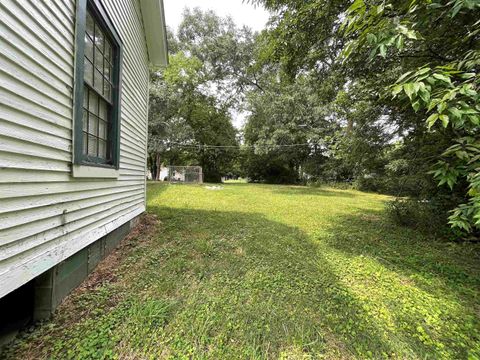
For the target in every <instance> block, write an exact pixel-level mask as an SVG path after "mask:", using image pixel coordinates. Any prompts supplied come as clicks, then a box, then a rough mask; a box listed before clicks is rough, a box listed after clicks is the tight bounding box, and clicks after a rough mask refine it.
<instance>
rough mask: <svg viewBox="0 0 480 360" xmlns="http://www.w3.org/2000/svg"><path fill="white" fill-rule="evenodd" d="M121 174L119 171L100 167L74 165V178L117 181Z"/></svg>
mask: <svg viewBox="0 0 480 360" xmlns="http://www.w3.org/2000/svg"><path fill="white" fill-rule="evenodd" d="M119 174H120V172H119V171H118V170H117V169H109V168H102V167H99V166H85V165H72V176H73V177H74V178H103V179H116V178H118V176H119Z"/></svg>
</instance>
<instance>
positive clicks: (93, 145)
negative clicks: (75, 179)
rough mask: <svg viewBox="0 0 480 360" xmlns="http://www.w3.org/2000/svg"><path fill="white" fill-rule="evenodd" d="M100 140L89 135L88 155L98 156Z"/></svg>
mask: <svg viewBox="0 0 480 360" xmlns="http://www.w3.org/2000/svg"><path fill="white" fill-rule="evenodd" d="M97 144H98V140H97V138H96V137H95V136H92V135H88V155H90V156H97Z"/></svg>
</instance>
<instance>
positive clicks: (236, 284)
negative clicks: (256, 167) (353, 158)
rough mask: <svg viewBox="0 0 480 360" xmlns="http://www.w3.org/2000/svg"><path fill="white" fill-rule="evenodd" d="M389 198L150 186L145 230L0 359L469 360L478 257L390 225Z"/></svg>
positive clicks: (478, 311) (477, 322) (477, 313)
mask: <svg viewBox="0 0 480 360" xmlns="http://www.w3.org/2000/svg"><path fill="white" fill-rule="evenodd" d="M387 199H388V198H387V197H385V196H381V195H376V194H367V193H361V192H357V191H347V190H335V189H330V188H325V189H316V188H307V187H295V186H269V185H253V184H226V185H224V186H223V189H222V190H208V189H207V188H206V187H205V186H186V185H170V186H169V185H161V184H151V185H149V188H148V212H149V213H150V214H154V215H156V217H157V219H158V222H157V223H156V224H153V225H150V226H155V227H156V228H155V229H154V231H153V232H146V233H144V234H140V235H138V237H135V238H134V239H133V240H131V241H130V242H131V244H130V243H129V244H130V245H129V246H130V247H129V248H127V249H126V250H125V249H124V251H125V256H124V257H123V258H122V260H121V261H120V264H119V265H118V270H116V271H115V276H113V279H110V280H109V281H103V282H99V283H98V284H97V285H95V286H93V287H92V288H90V289H88V291H77V292H75V293H74V294H73V295H72V296H70V297H69V299H68V300H67V302H66V304H64V305H62V306H61V307H60V309H59V311H58V312H57V314H56V316H55V317H54V318H53V320H52V321H50V322H48V323H46V324H44V325H42V326H40V327H39V328H37V329H35V330H34V331H33V332H31V333H28V334H25V335H24V337H23V338H22V339H20V340H19V341H18V342H17V343H16V344H15V345H14V346H13V347H12V348H11V349H10V351H9V352H8V356H10V357H18V358H22V359H26V358H42V357H43V358H45V357H49V358H62V359H64V358H75V359H77V358H120V359H137V358H138V359H142V358H151V359H156V358H159V359H162V358H175V359H250V358H252V359H264V358H271V359H277V358H280V359H310V358H311V359H317V358H325V359H344V358H359V359H365V358H375V359H379V358H399V359H410V358H412V359H413V358H419V359H439V358H445V359H448V358H450V359H476V358H479V357H480V319H479V317H480V303H479V289H480V286H479V285H480V268H479V266H480V265H479V264H480V262H479V260H480V257H479V246H478V245H474V244H462V243H447V242H442V241H440V240H436V239H433V238H430V237H429V236H428V235H425V234H423V235H422V234H420V233H418V232H415V231H413V230H409V229H406V228H402V227H398V226H395V225H393V224H391V223H390V222H389V221H387V220H386V218H385V216H384V213H383V209H384V202H385V201H386V200H387Z"/></svg>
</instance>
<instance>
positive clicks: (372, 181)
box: [353, 175, 385, 193]
mask: <svg viewBox="0 0 480 360" xmlns="http://www.w3.org/2000/svg"><path fill="white" fill-rule="evenodd" d="M353 187H354V188H355V189H357V190H360V191H369V192H379V193H383V192H385V180H384V179H383V178H382V177H380V176H376V175H369V176H359V177H358V178H356V179H355V181H354V182H353Z"/></svg>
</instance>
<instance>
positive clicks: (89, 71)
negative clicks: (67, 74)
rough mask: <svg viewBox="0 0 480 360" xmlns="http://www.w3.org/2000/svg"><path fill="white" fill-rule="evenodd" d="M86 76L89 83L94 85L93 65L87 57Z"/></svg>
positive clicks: (85, 61) (85, 62)
mask: <svg viewBox="0 0 480 360" xmlns="http://www.w3.org/2000/svg"><path fill="white" fill-rule="evenodd" d="M83 71H84V74H83V76H84V78H85V81H86V82H87V83H89V84H90V85H93V66H92V64H91V63H90V61H88V60H87V59H86V58H85V59H84V70H83Z"/></svg>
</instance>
